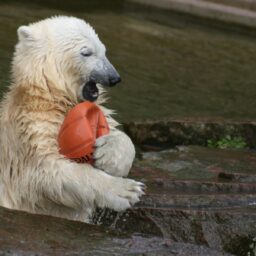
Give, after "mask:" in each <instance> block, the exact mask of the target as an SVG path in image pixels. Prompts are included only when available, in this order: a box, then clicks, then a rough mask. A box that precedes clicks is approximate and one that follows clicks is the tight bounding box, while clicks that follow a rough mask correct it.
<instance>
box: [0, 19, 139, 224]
mask: <svg viewBox="0 0 256 256" xmlns="http://www.w3.org/2000/svg"><path fill="white" fill-rule="evenodd" d="M17 33H18V38H19V42H18V44H17V45H16V50H15V53H14V58H13V62H12V84H11V85H10V88H9V91H8V92H7V93H6V95H5V97H4V99H3V100H2V102H1V106H0V145H1V153H0V205H1V206H4V207H7V208H11V209H18V210H24V211H28V212H32V213H38V214H46V215H52V216H57V217H64V218H68V219H72V220H79V221H85V222H90V219H91V216H92V213H93V211H94V209H95V208H96V207H102V208H105V207H107V208H110V209H114V210H116V211H123V210H125V209H127V208H129V207H131V206H132V205H133V204H134V203H136V202H138V201H139V198H140V196H141V195H142V194H143V193H144V192H143V184H142V183H140V182H136V181H134V180H131V179H127V178H124V177H125V176H127V174H128V172H129V170H130V168H131V165H132V162H133V160H134V156H135V150H134V146H133V144H132V142H131V140H130V139H129V137H128V136H127V135H125V134H124V133H123V132H121V131H119V130H118V129H117V128H116V127H117V125H118V124H117V122H116V121H115V120H114V119H113V118H112V117H111V114H112V112H111V111H110V110H108V109H107V108H104V107H103V106H102V105H101V104H102V103H103V101H104V98H103V92H102V86H113V85H115V84H116V83H118V82H119V81H120V76H119V74H118V73H117V71H116V70H115V68H114V67H113V66H112V65H111V63H110V62H109V60H108V59H107V57H106V55H105V53H106V49H105V46H104V45H103V44H102V42H101V41H100V40H99V38H98V36H97V34H96V33H95V31H94V29H93V28H92V27H91V26H90V25H89V24H88V23H86V22H85V21H83V20H81V19H78V18H75V17H65V16H57V17H52V18H49V19H45V20H42V21H39V22H36V23H33V24H30V25H28V26H21V27H19V28H18V31H17ZM84 100H90V101H95V102H96V104H98V105H99V106H100V108H101V109H102V110H103V112H104V115H105V116H106V118H107V120H108V123H109V126H110V134H109V135H106V136H103V137H101V138H99V139H97V141H96V144H95V148H96V149H95V153H94V158H95V159H96V161H95V165H94V166H91V165H89V164H78V163H75V162H72V161H70V160H68V159H66V158H64V157H63V156H62V155H60V154H59V149H58V144H57V135H58V132H59V129H60V125H61V124H62V122H63V120H64V117H65V115H66V114H67V112H68V111H69V110H70V109H71V108H72V107H73V106H75V105H76V104H77V103H79V102H81V101H84Z"/></svg>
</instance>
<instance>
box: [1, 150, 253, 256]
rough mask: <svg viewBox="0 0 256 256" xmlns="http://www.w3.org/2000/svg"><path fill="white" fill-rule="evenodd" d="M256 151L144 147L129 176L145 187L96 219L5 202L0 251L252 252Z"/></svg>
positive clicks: (185, 253) (87, 253)
mask: <svg viewBox="0 0 256 256" xmlns="http://www.w3.org/2000/svg"><path fill="white" fill-rule="evenodd" d="M255 167H256V153H253V152H249V151H247V152H245V151H230V150H214V149H206V148H201V147H178V148H177V149H172V150H165V151H160V152H146V153H143V154H142V155H141V158H140V159H137V160H136V162H135V164H134V168H133V170H132V172H131V177H133V178H136V179H137V180H141V181H143V182H145V184H146V185H147V194H146V195H145V196H143V198H142V200H141V202H140V203H139V204H137V205H136V206H135V207H134V208H133V209H131V210H129V211H126V212H124V213H115V212H111V211H109V210H99V211H98V212H97V214H96V215H95V218H94V222H95V223H96V224H100V225H88V224H84V223H79V222H72V221H68V220H63V219H58V218H53V217H49V216H40V215H32V214H28V213H23V212H17V211H11V210H7V209H4V208H0V255H184V256H185V255H191V256H192V255H202V256H203V255H246V256H248V255H250V256H254V253H255V248H256V241H255V237H256V182H255V180H256V168H255Z"/></svg>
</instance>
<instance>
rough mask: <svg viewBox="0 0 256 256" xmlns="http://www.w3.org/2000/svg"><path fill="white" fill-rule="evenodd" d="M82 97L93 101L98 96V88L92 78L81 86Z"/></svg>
mask: <svg viewBox="0 0 256 256" xmlns="http://www.w3.org/2000/svg"><path fill="white" fill-rule="evenodd" d="M82 93H83V98H84V99H85V100H89V101H92V102H93V101H95V100H97V99H98V97H99V89H98V88H97V86H96V83H95V82H94V81H92V80H90V81H89V82H87V83H86V84H85V85H84V87H83V92H82Z"/></svg>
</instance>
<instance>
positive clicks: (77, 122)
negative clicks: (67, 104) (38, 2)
mask: <svg viewBox="0 0 256 256" xmlns="http://www.w3.org/2000/svg"><path fill="white" fill-rule="evenodd" d="M107 134H109V126H108V123H107V120H106V118H105V116H104V115H103V113H102V111H101V110H100V108H99V107H98V106H97V105H96V104H94V103H92V102H89V101H86V102H83V103H80V104H78V105H76V106H75V107H74V108H72V109H71V110H70V111H69V113H68V114H67V116H66V118H65V119H64V122H63V124H62V125H61V128H60V132H59V136H58V143H59V152H60V153H61V154H62V155H64V156H65V157H67V158H69V159H71V160H74V161H76V162H78V163H90V164H92V163H93V158H92V156H93V151H94V144H95V142H96V139H97V138H98V137H100V136H103V135H107Z"/></svg>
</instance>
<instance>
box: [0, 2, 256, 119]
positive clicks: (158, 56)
mask: <svg viewBox="0 0 256 256" xmlns="http://www.w3.org/2000/svg"><path fill="white" fill-rule="evenodd" d="M42 2H43V3H42ZM59 14H60V15H73V16H77V17H80V18H83V19H85V20H86V21H88V22H89V23H90V24H91V25H92V26H93V27H94V28H95V29H96V31H97V33H98V34H99V36H100V38H101V40H102V41H103V42H104V43H105V45H106V48H107V55H108V57H109V59H110V60H111V62H112V63H113V64H114V66H115V67H116V68H117V70H118V71H119V73H120V74H121V77H122V81H123V82H122V83H121V84H120V85H117V86H116V87H113V88H110V89H109V90H108V91H109V95H110V100H109V102H108V103H107V105H108V106H109V107H111V108H113V109H115V110H116V111H117V116H116V118H117V119H118V120H119V121H121V122H128V121H132V120H144V119H159V118H177V117H178V118H182V117H192V118H193V117H196V118H199V117H210V118H216V117H223V118H226V119H239V120H240V119H241V120H247V119H248V120H249V119H255V118H256V100H255V96H256V84H255V83H256V72H255V70H256V44H255V39H256V37H255V35H256V33H255V31H250V30H248V29H243V28H239V29H235V28H234V27H233V26H232V25H227V26H221V25H218V24H216V23H214V22H208V21H204V20H198V19H196V18H192V17H189V16H183V15H180V14H177V13H173V12H167V11H162V10H158V9H154V8H149V7H143V6H137V5H135V4H132V3H130V2H129V1H117V0H111V1H109V0H108V1H106V0H105V1H99V0H98V1H85V0H74V1H67V0H63V1H61V2H59V1H54V0H47V1H38V0H36V1H33V3H31V2H29V1H8V0H5V1H2V2H0V38H1V40H0V88H1V95H2V94H3V92H4V91H5V90H6V88H7V86H8V84H9V83H10V78H9V69H10V64H11V58H12V53H13V49H14V45H15V43H16V41H17V36H16V30H17V27H18V26H20V25H24V24H27V23H30V22H33V21H37V20H40V19H43V18H46V17H49V16H52V15H59Z"/></svg>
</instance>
